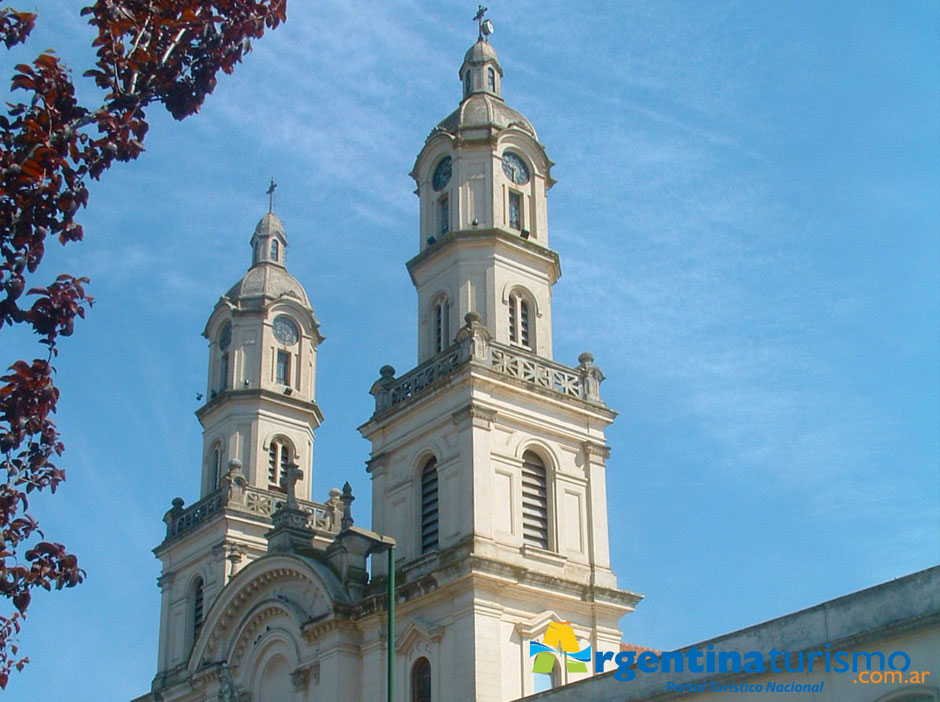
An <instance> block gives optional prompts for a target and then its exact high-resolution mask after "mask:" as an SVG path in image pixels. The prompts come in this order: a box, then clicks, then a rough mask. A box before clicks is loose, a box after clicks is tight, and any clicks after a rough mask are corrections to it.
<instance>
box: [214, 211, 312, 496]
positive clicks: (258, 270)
mask: <svg viewBox="0 0 940 702" xmlns="http://www.w3.org/2000/svg"><path fill="white" fill-rule="evenodd" d="M251 250H252V258H251V267H250V268H249V269H248V272H247V273H246V274H245V275H244V276H243V277H242V279H241V280H239V281H238V282H237V283H236V284H235V285H234V286H232V288H231V289H230V290H229V291H228V292H227V293H226V294H225V295H223V296H222V297H221V298H219V301H218V302H217V303H216V305H215V309H214V310H213V311H212V314H211V315H210V316H209V321H208V322H207V323H206V327H205V330H204V331H203V336H205V337H206V338H207V339H208V340H209V373H208V378H209V382H208V386H207V388H206V398H207V402H206V404H205V405H203V406H202V407H201V408H200V409H199V410H198V411H197V412H196V416H197V417H198V418H199V421H200V422H201V423H202V427H203V450H204V455H205V470H204V473H203V494H204V495H205V494H208V493H209V492H211V491H212V490H215V489H216V488H217V487H218V486H219V481H220V480H221V479H222V477H223V476H224V474H225V470H226V468H224V467H226V466H227V465H228V461H229V460H231V459H233V458H237V459H238V460H240V461H241V462H242V470H243V472H244V474H245V478H246V479H247V480H248V483H249V484H250V485H252V486H254V487H257V488H261V489H269V490H277V489H279V487H278V486H279V483H280V478H281V475H282V474H283V473H284V471H285V470H286V468H287V466H288V465H289V464H290V463H295V464H297V465H298V466H300V468H301V470H303V471H304V476H303V478H302V479H301V481H300V482H299V483H298V484H297V490H298V493H299V494H301V495H309V494H310V490H311V487H312V482H311V475H310V473H311V470H310V468H311V466H312V464H313V432H314V430H315V429H316V428H317V427H318V426H320V422H322V421H323V415H322V414H321V413H320V408H319V407H318V406H317V403H316V363H317V347H318V346H319V345H320V343H321V342H322V341H323V336H322V335H321V334H320V325H319V323H318V322H317V319H316V317H315V316H314V313H313V308H312V307H311V306H310V300H309V299H308V298H307V293H306V291H305V290H304V288H303V286H302V285H301V284H300V283H299V282H298V281H297V279H296V278H294V277H293V276H292V275H291V274H290V273H288V272H287V268H286V267H285V255H286V250H287V235H286V234H285V232H284V226H283V224H282V223H281V220H280V219H279V218H278V216H277V215H276V214H274V213H273V212H268V213H267V214H266V215H264V217H262V218H261V220H260V221H259V222H258V225H257V226H256V227H255V230H254V234H253V235H252V237H251Z"/></svg>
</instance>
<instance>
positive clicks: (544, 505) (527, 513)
mask: <svg viewBox="0 0 940 702" xmlns="http://www.w3.org/2000/svg"><path fill="white" fill-rule="evenodd" d="M522 542H523V543H524V544H526V545H528V546H535V547H537V548H543V549H547V548H548V477H547V473H546V470H545V464H544V463H543V462H542V459H541V458H539V457H538V456H537V455H536V454H535V453H533V452H532V451H526V452H525V453H524V454H522Z"/></svg>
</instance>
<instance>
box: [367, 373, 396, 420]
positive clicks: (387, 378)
mask: <svg viewBox="0 0 940 702" xmlns="http://www.w3.org/2000/svg"><path fill="white" fill-rule="evenodd" d="M379 376H380V377H379V379H378V380H376V381H375V382H374V383H373V384H372V387H371V388H369V393H370V394H371V395H372V396H373V397H374V398H375V411H376V412H381V411H382V410H385V409H388V408H389V407H391V406H392V394H391V392H389V388H390V387H391V385H392V383H394V382H395V369H394V368H393V367H392V366H382V367H381V368H380V369H379Z"/></svg>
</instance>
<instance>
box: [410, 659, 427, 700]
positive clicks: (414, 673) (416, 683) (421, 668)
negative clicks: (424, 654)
mask: <svg viewBox="0 0 940 702" xmlns="http://www.w3.org/2000/svg"><path fill="white" fill-rule="evenodd" d="M411 702H431V664H430V663H428V659H427V658H419V659H418V660H416V661H415V664H414V665H413V666H411Z"/></svg>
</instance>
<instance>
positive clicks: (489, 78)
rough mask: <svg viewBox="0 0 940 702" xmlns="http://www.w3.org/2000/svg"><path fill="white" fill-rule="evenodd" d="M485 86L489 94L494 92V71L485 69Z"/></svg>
mask: <svg viewBox="0 0 940 702" xmlns="http://www.w3.org/2000/svg"><path fill="white" fill-rule="evenodd" d="M486 85H487V87H488V88H489V89H490V92H491V93H495V92H496V71H494V70H493V69H492V68H487V69H486Z"/></svg>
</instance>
